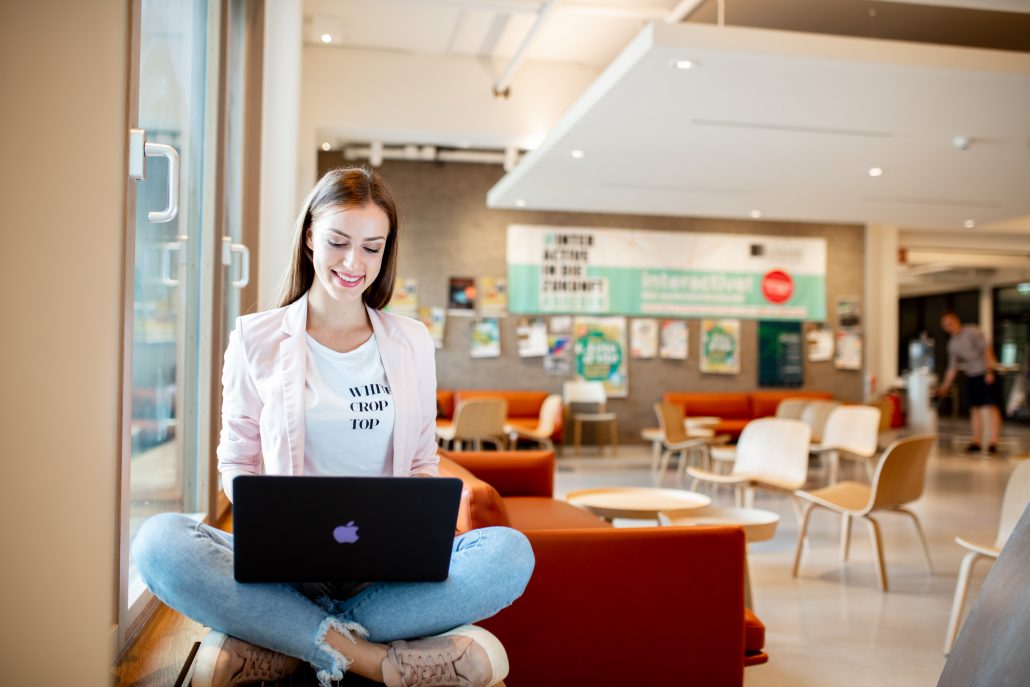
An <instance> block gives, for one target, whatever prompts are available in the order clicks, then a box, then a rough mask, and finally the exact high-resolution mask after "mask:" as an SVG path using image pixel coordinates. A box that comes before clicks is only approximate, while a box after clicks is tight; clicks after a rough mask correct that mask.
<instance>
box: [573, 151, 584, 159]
mask: <svg viewBox="0 0 1030 687" xmlns="http://www.w3.org/2000/svg"><path fill="white" fill-rule="evenodd" d="M570 155H572V157H574V158H576V159H577V160H582V159H583V157H585V156H586V153H584V152H583V151H582V150H573V151H572V152H571V153H570Z"/></svg>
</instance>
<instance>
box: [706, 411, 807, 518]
mask: <svg viewBox="0 0 1030 687" xmlns="http://www.w3.org/2000/svg"><path fill="white" fill-rule="evenodd" d="M811 433H812V431H811V429H810V428H809V426H808V425H806V424H805V423H804V422H801V421H800V420H785V419H782V418H774V417H765V418H760V419H758V420H752V421H751V422H749V423H747V425H746V426H745V427H744V431H743V432H741V433H740V438H739V439H738V440H737V459H736V461H734V463H733V470H732V471H731V472H730V474H728V475H724V474H719V473H716V472H709V471H707V470H699V469H697V468H693V467H688V468H687V474H689V475H690V476H691V477H693V478H694V481H693V482H692V483H691V487H690V488H691V490H696V488H697V486H698V484H699V483H700V482H708V483H710V484H715V485H720V484H725V485H728V486H731V487H733V489H734V492H735V494H736V500H737V507H738V508H739V507H746V508H752V507H753V505H754V490H755V489H769V490H773V491H785V492H788V493H793V492H794V490H795V489H799V488H801V487H802V486H804V484H805V478H806V477H807V476H808V442H809V438H810V437H811ZM791 501H792V502H793V503H794V504H795V510H797V508H796V506H797V502H796V501H795V500H794V499H793V498H791Z"/></svg>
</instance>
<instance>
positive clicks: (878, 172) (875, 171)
mask: <svg viewBox="0 0 1030 687" xmlns="http://www.w3.org/2000/svg"><path fill="white" fill-rule="evenodd" d="M869 176H871V177H882V176H883V168H882V167H870V168H869Z"/></svg>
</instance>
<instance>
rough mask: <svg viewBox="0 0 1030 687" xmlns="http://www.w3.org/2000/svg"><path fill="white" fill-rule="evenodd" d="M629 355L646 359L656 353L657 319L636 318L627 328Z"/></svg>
mask: <svg viewBox="0 0 1030 687" xmlns="http://www.w3.org/2000/svg"><path fill="white" fill-rule="evenodd" d="M629 342H630V343H629V350H630V356H631V357H633V358H639V359H641V360H646V359H648V358H653V357H655V356H656V355H658V320H652V319H636V320H633V321H632V322H631V323H630V329H629Z"/></svg>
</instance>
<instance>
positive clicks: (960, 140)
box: [951, 136, 973, 150]
mask: <svg viewBox="0 0 1030 687" xmlns="http://www.w3.org/2000/svg"><path fill="white" fill-rule="evenodd" d="M972 143H973V142H972V141H971V140H969V136H956V137H955V138H953V139H951V145H953V146H955V150H969V146H970V145H972Z"/></svg>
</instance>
